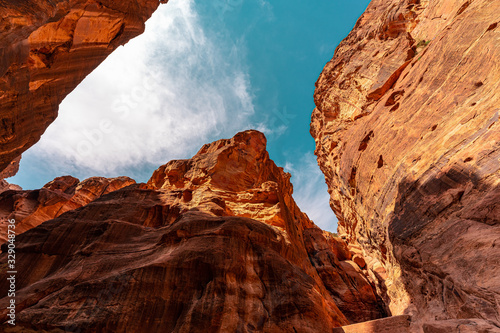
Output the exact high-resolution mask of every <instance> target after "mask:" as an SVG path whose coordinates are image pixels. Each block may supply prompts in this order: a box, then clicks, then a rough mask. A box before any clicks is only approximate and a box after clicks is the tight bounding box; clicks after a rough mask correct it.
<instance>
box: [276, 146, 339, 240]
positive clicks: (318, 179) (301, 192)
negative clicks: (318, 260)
mask: <svg viewBox="0 0 500 333" xmlns="http://www.w3.org/2000/svg"><path fill="white" fill-rule="evenodd" d="M284 169H285V171H287V172H290V173H291V174H292V179H291V181H292V183H293V197H294V199H295V202H297V205H298V206H299V207H300V209H301V210H302V211H303V212H305V213H306V214H307V215H308V216H309V218H310V219H311V220H313V222H314V223H316V225H317V226H318V227H320V228H321V229H323V230H328V231H331V232H337V222H338V220H337V218H336V217H335V214H334V213H333V211H332V210H331V209H330V205H329V200H330V196H329V194H328V191H327V190H328V188H327V186H326V184H325V177H324V175H323V174H322V173H321V170H320V169H319V167H318V165H317V163H316V157H315V156H314V155H313V154H312V153H306V154H304V156H303V158H302V160H301V162H300V164H299V165H296V164H294V163H290V162H288V163H286V165H285V167H284Z"/></svg>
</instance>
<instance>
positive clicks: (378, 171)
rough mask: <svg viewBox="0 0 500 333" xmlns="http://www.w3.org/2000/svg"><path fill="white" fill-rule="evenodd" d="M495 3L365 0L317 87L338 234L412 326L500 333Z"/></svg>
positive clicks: (320, 140)
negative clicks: (358, 249) (362, 256)
mask: <svg viewBox="0 0 500 333" xmlns="http://www.w3.org/2000/svg"><path fill="white" fill-rule="evenodd" d="M499 22H500V1H497V0H495V1H486V0H474V1H457V0H436V1H423V0H422V1H420V0H405V1H385V0H373V1H372V2H371V4H370V5H369V7H368V9H367V10H366V12H365V13H364V14H363V16H362V17H361V18H360V19H359V21H358V22H357V24H356V26H355V27H354V29H353V31H352V32H351V33H350V34H349V36H348V37H347V38H346V39H345V40H344V41H343V42H342V43H341V44H340V45H339V47H338V48H337V50H336V52H335V55H334V57H333V59H332V60H331V61H330V62H329V63H328V64H327V65H326V66H325V68H324V70H323V72H322V74H321V76H320V77H319V79H318V81H317V83H316V92H315V95H314V97H315V103H316V109H315V110H314V112H313V115H312V122H311V134H312V136H313V137H314V138H315V140H316V155H317V157H318V163H319V165H320V167H321V169H322V171H323V173H324V174H325V177H326V181H327V183H328V186H329V192H330V195H331V200H330V203H331V206H332V209H333V210H334V211H335V213H336V215H337V216H338V218H339V221H340V225H339V231H340V233H341V234H344V237H345V238H346V239H347V240H349V242H350V243H352V244H359V245H360V247H361V248H362V250H363V253H364V254H365V257H366V259H367V261H368V266H369V268H370V274H371V275H372V276H373V277H374V278H377V280H378V281H379V285H378V292H379V294H380V295H382V296H383V297H384V298H385V300H386V302H387V304H388V305H389V307H390V309H391V312H392V314H402V313H408V314H412V315H413V321H414V323H413V330H414V331H415V332H421V331H422V330H423V331H424V332H432V333H434V332H459V331H460V332H465V331H467V332H498V331H500V308H499V304H500V243H499V239H500V190H499V187H498V186H499V180H500V172H499V167H500V163H499V158H500V149H499V148H500V127H499V126H500V125H499V112H500V108H499V104H500V94H499V91H500V42H499V41H500V39H499V38H500V37H499V36H500V27H498V24H499Z"/></svg>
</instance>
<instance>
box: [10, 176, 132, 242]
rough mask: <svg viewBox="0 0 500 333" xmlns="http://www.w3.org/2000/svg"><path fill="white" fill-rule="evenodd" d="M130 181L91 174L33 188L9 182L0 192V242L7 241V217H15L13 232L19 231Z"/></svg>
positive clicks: (123, 185)
mask: <svg viewBox="0 0 500 333" xmlns="http://www.w3.org/2000/svg"><path fill="white" fill-rule="evenodd" d="M132 184H135V181H134V180H132V179H130V178H128V177H117V178H109V179H108V178H103V177H93V178H89V179H86V180H84V181H82V182H80V181H79V180H78V179H76V178H74V177H71V176H64V177H58V178H56V179H54V180H53V181H51V182H50V183H48V184H46V185H45V186H44V187H42V188H41V189H39V190H35V191H23V190H22V189H20V188H19V189H17V190H16V189H15V188H13V187H12V185H9V186H10V188H9V190H5V191H4V192H3V193H0V221H2V222H1V223H0V242H2V243H3V242H5V241H6V240H7V225H8V224H7V223H6V221H7V220H10V219H14V220H16V233H17V234H20V233H23V232H25V231H26V230H29V229H31V228H34V227H36V226H38V225H40V224H42V223H43V222H45V221H48V220H51V219H53V218H56V217H58V216H59V215H61V214H63V213H65V212H67V211H69V210H73V209H76V208H80V207H82V206H85V205H86V204H88V203H89V202H91V201H93V200H95V199H97V198H100V197H101V196H103V195H105V194H108V193H110V192H113V191H116V190H118V189H121V188H123V187H126V186H128V185H132Z"/></svg>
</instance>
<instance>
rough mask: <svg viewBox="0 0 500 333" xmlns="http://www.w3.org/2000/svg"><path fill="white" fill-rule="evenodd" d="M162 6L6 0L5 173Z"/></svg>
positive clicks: (0, 105) (1, 83)
mask: <svg viewBox="0 0 500 333" xmlns="http://www.w3.org/2000/svg"><path fill="white" fill-rule="evenodd" d="M160 2H166V1H160ZM158 4H159V2H158V0H138V1H129V0H126V1H110V0H105V1H92V0H88V1H86V0H85V1H84V0H56V1H46V0H26V1H1V3H0V31H1V33H0V171H2V170H4V169H5V168H6V167H7V166H8V165H9V163H11V161H13V160H14V159H15V158H17V157H18V156H20V155H21V153H22V152H23V151H25V150H26V149H28V148H29V147H31V146H32V145H33V144H35V143H36V142H37V141H38V140H39V139H40V136H41V135H42V134H43V132H44V131H45V129H46V128H47V127H48V126H49V124H50V123H52V121H54V119H55V118H56V117H57V111H58V108H59V103H60V102H61V101H62V100H63V99H64V97H65V96H66V95H67V94H68V93H70V92H71V91H72V90H73V89H74V88H75V87H76V86H77V85H78V84H79V83H80V82H81V81H82V80H83V79H84V78H85V76H87V75H88V74H89V73H90V72H91V71H92V70H93V69H94V68H96V67H97V65H99V64H100V63H101V62H102V61H103V60H104V59H105V58H106V57H107V56H108V55H109V54H110V53H111V52H112V51H113V50H114V49H115V48H117V47H118V46H119V45H122V44H125V43H126V42H127V41H129V40H130V39H131V38H133V37H135V36H137V35H139V34H141V33H142V32H143V31H144V22H145V21H146V20H147V19H148V18H149V17H150V16H151V14H152V13H153V12H154V10H155V9H156V8H157V7H158Z"/></svg>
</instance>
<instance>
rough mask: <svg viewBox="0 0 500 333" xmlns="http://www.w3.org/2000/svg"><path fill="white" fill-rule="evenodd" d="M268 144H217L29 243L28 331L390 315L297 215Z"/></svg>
mask: <svg viewBox="0 0 500 333" xmlns="http://www.w3.org/2000/svg"><path fill="white" fill-rule="evenodd" d="M265 148H266V140H265V137H264V135H263V134H262V133H260V132H257V131H246V132H241V133H238V134H236V135H235V137H233V138H232V139H227V140H219V141H215V142H213V143H211V144H207V145H205V146H203V147H202V148H201V149H200V151H199V152H198V153H197V154H196V155H195V156H194V157H193V158H191V159H188V160H178V161H171V162H169V163H167V164H165V165H164V166H162V167H160V168H159V169H158V170H156V171H155V172H154V174H153V176H152V177H151V179H150V180H149V181H148V183H147V184H134V185H130V186H126V187H123V188H121V189H118V190H115V191H113V192H111V193H108V194H104V195H103V194H102V193H101V194H100V195H95V198H94V200H93V201H91V202H90V203H88V204H86V205H85V206H83V207H80V208H77V209H73V210H69V211H67V212H65V213H64V214H62V215H59V216H58V217H57V218H55V219H52V220H49V221H46V222H44V223H43V224H41V225H39V226H37V227H35V228H32V229H30V230H28V231H26V232H24V233H23V234H21V235H19V236H18V237H17V239H16V244H17V249H16V251H17V253H16V255H17V257H16V260H17V262H18V266H17V267H16V269H17V271H19V272H23V274H22V275H18V281H17V288H18V293H17V296H16V297H17V300H18V310H17V328H18V329H20V330H21V331H22V330H23V329H26V328H27V327H30V328H35V329H47V330H49V329H53V330H55V331H58V330H64V329H66V330H71V329H76V328H78V329H81V330H82V332H125V330H126V331H127V332H145V331H147V332H159V331H165V332H328V331H331V330H332V328H333V327H339V326H342V325H346V324H348V323H354V322H358V321H364V320H369V319H376V318H381V317H383V316H384V315H385V310H384V308H383V303H382V302H381V301H380V299H378V298H377V296H376V293H375V286H374V284H373V283H372V282H370V277H369V276H368V275H367V274H366V273H367V272H366V271H363V270H362V268H361V267H359V266H358V265H357V264H356V263H355V262H354V261H351V260H350V259H352V253H351V251H350V250H349V248H348V246H347V244H346V243H345V242H344V241H343V240H341V239H340V238H334V237H331V236H330V235H329V234H328V233H326V232H323V231H321V230H320V229H318V228H317V227H316V226H315V225H314V223H313V222H312V221H310V220H309V218H308V217H307V215H306V214H304V213H302V212H301V211H300V210H299V208H298V207H297V205H296V204H295V202H294V200H293V198H292V192H293V189H292V185H291V183H290V175H289V174H287V173H285V172H284V171H283V169H282V168H279V167H277V166H276V165H275V164H274V162H273V161H271V160H270V159H269V155H268V153H267V151H266V149H265ZM57 184H59V185H57ZM76 184H77V180H75V179H73V178H71V177H62V178H59V179H56V181H55V182H52V183H49V184H48V185H46V186H45V188H46V190H43V189H42V190H43V191H42V190H40V193H42V192H47V191H49V190H50V191H54V190H58V191H60V193H59V192H58V194H57V195H55V197H56V200H55V201H56V202H58V200H60V199H59V198H60V197H65V193H66V192H70V193H74V194H73V196H72V197H71V198H68V199H67V200H66V201H62V202H61V204H59V206H60V205H63V206H64V207H68V206H70V205H72V204H73V203H74V202H75V201H78V200H77V199H76V197H77V193H78V191H77V190H76V189H73V188H74V187H75V186H77V185H76ZM50 191H49V192H50ZM94 192H95V191H94ZM5 193H9V192H4V195H5ZM11 193H12V197H15V196H16V195H18V196H19V197H20V198H21V199H22V200H26V198H25V197H26V196H29V195H30V194H29V193H27V194H26V193H24V192H20V193H17V192H11ZM50 193H52V192H50ZM25 194H26V196H25ZM38 197H40V195H38ZM46 207H49V206H46ZM50 207H52V206H50ZM54 208H56V207H55V206H54V207H53V208H50V209H47V211H49V213H48V214H53V213H54V212H55V211H56V209H54ZM24 211H30V212H34V213H30V214H31V215H29V216H35V215H36V216H41V214H40V213H37V212H38V210H32V209H31V210H26V209H25V210H22V209H19V210H18V211H17V213H16V214H21V212H24ZM2 250H3V251H4V252H5V250H6V244H4V245H3V247H2ZM0 257H2V258H0V259H2V260H4V259H5V258H4V257H6V254H5V253H3V254H2V255H0ZM5 272H6V268H5V267H4V268H3V269H2V273H1V274H0V291H2V293H3V291H5V289H6V287H7V284H6V279H5ZM2 295H4V294H2ZM7 301H8V299H7V298H6V297H4V298H2V299H0V307H1V308H5V307H4V305H5V304H6V302H7ZM337 304H338V306H337ZM355 307H359V309H360V311H355ZM0 316H1V317H0V318H1V320H0V322H4V321H5V320H6V319H8V318H7V317H6V311H3V312H0Z"/></svg>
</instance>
